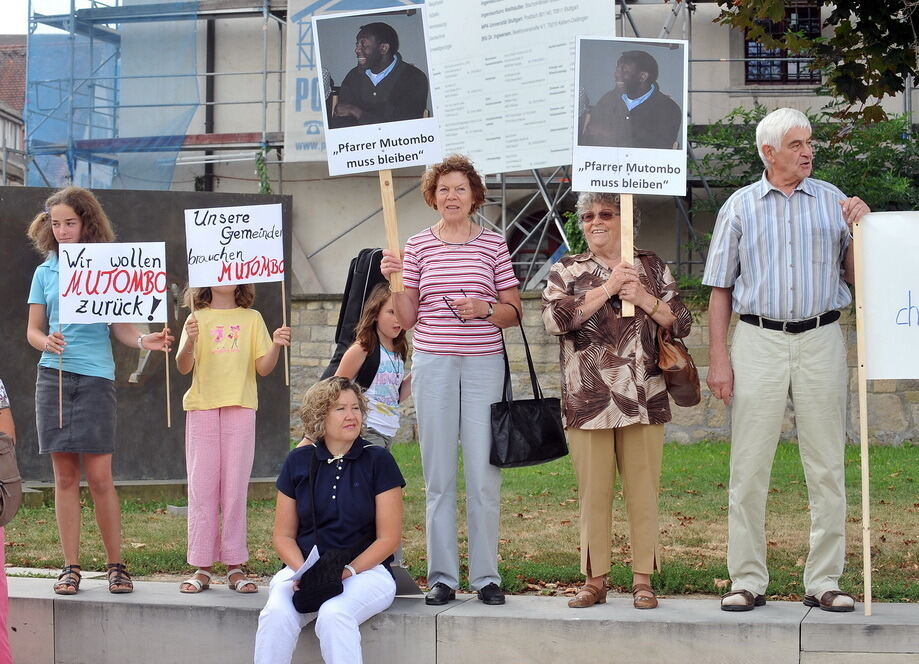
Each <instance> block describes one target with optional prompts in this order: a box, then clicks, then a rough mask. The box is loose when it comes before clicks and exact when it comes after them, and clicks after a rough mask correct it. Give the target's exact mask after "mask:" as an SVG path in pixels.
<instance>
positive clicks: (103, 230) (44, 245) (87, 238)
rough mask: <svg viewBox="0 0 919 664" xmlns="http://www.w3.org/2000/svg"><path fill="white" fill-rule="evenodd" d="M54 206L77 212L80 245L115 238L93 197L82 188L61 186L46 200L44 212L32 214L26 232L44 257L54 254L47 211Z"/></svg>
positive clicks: (52, 237)
mask: <svg viewBox="0 0 919 664" xmlns="http://www.w3.org/2000/svg"><path fill="white" fill-rule="evenodd" d="M55 205H66V206H68V207H69V208H71V209H72V210H73V211H74V212H76V213H77V216H78V217H79V218H80V223H81V224H82V228H80V242H112V241H113V240H114V239H115V230H114V229H113V228H112V222H111V221H110V220H109V218H108V215H106V214H105V210H103V209H102V205H101V204H100V203H99V200H98V199H97V198H96V196H95V194H93V192H91V191H90V190H89V189H84V188H83V187H64V188H63V189H58V190H57V191H56V192H54V193H53V194H51V195H50V196H49V197H48V199H47V200H46V201H45V205H44V209H43V210H42V211H41V212H39V213H38V214H37V215H35V218H34V219H32V222H31V223H30V224H29V230H27V231H26V235H28V236H29V239H30V240H32V244H33V245H34V246H35V248H36V249H37V250H38V251H39V252H40V253H42V254H44V255H48V254H50V253H51V252H54V251H57V240H56V239H55V238H54V232H53V231H52V230H51V208H53V207H54V206H55Z"/></svg>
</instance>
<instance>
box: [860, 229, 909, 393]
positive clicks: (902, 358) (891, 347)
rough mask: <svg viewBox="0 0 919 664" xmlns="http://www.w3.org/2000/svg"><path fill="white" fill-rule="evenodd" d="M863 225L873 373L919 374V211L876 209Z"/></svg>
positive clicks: (866, 313)
mask: <svg viewBox="0 0 919 664" xmlns="http://www.w3.org/2000/svg"><path fill="white" fill-rule="evenodd" d="M860 223H861V225H862V234H861V239H862V247H861V251H862V261H863V266H864V267H863V274H862V275H861V276H860V279H861V286H862V292H861V293H858V294H857V297H858V302H859V304H860V305H861V306H862V307H863V308H864V320H865V340H866V346H867V353H866V360H865V364H866V368H867V374H868V375H867V377H868V379H869V380H874V379H900V378H903V379H910V378H919V353H917V352H916V348H917V343H919V261H917V260H916V257H917V256H919V212H872V213H871V214H868V215H865V216H864V217H863V218H862V220H861V222H860Z"/></svg>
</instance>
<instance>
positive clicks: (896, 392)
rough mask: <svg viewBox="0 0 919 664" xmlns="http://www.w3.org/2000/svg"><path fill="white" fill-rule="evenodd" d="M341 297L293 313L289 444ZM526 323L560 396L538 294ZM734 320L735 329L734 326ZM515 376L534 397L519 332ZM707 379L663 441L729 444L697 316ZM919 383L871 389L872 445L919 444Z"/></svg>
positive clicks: (512, 340) (527, 303) (544, 378)
mask: <svg viewBox="0 0 919 664" xmlns="http://www.w3.org/2000/svg"><path fill="white" fill-rule="evenodd" d="M339 302H340V298H339V296H329V295H315V296H300V297H295V298H294V301H293V304H292V310H291V325H292V327H293V328H294V331H293V344H292V346H291V358H290V362H291V401H292V403H291V436H292V437H299V434H300V431H299V426H298V420H297V418H296V409H297V406H298V404H299V399H300V396H301V395H302V394H303V392H304V390H305V389H306V388H307V387H309V386H310V385H311V384H312V383H313V382H314V381H315V380H316V379H317V378H318V377H319V375H320V374H321V373H322V371H323V369H325V367H326V364H327V363H328V359H329V358H330V357H331V355H332V349H333V348H334V346H335V344H334V341H333V339H334V336H335V326H336V324H337V322H338V308H339ZM523 318H524V326H525V328H526V332H527V339H528V341H529V344H530V353H531V354H532V357H533V363H534V364H535V366H536V371H537V373H538V375H539V381H540V385H541V386H542V389H543V392H544V393H545V394H546V395H549V396H558V393H559V371H558V341H557V340H556V339H555V338H554V337H552V336H550V335H548V334H546V332H545V329H544V328H543V325H542V319H541V317H540V300H539V294H537V293H525V294H524V295H523ZM735 323H736V320H735V321H734V322H732V326H733V325H734V324H735ZM840 324H841V325H842V327H843V331H844V332H845V335H846V339H847V341H848V345H849V422H848V435H849V440H850V441H852V442H858V376H857V368H856V358H857V354H856V346H855V317H854V315H849V314H848V313H844V314H843V316H842V318H841V320H840ZM505 336H506V339H507V350H508V354H509V356H510V362H511V370H512V371H513V378H512V379H513V385H514V394H515V395H518V396H521V397H524V396H527V395H529V394H530V387H529V376H528V375H527V370H526V356H525V354H524V347H523V342H522V340H521V338H520V333H519V331H518V330H508V331H506V333H505ZM685 341H686V345H687V346H688V347H689V349H690V351H691V352H692V355H693V358H694V359H695V361H696V364H697V365H698V367H699V373H700V375H701V377H702V382H703V387H702V403H701V404H699V405H698V406H695V407H693V408H680V407H679V406H673V405H672V404H671V406H672V410H673V421H672V422H671V423H670V424H668V425H667V433H666V439H667V440H668V441H676V442H680V443H692V442H696V441H698V440H703V439H726V438H728V437H729V426H728V424H729V419H728V413H727V409H726V408H725V407H724V405H723V404H722V403H721V402H720V401H718V400H717V399H715V398H713V397H712V396H711V394H710V393H709V391H708V389H707V388H706V387H705V385H704V383H705V375H706V373H707V371H708V326H707V321H706V318H705V314H704V312H703V313H702V314H701V315H700V316H697V320H696V322H695V323H694V325H693V329H692V332H691V334H690V335H689V336H688V337H687V338H686V339H685ZM402 423H403V426H402V429H401V430H400V432H399V434H398V435H397V436H396V439H397V440H413V439H415V438H416V435H417V433H416V430H415V423H414V410H413V408H412V404H411V403H410V402H409V403H406V404H404V405H403V417H402ZM917 432H919V381H917V380H889V381H869V383H868V433H869V436H870V438H871V440H872V442H877V443H883V444H899V443H902V442H903V441H906V440H919V435H917ZM795 435H796V434H795V421H794V412H793V408H792V407H791V403H790V401H789V409H788V413H787V414H786V417H785V424H784V427H783V432H782V436H783V437H784V438H787V439H793V438H794V437H795Z"/></svg>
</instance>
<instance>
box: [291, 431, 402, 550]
mask: <svg viewBox="0 0 919 664" xmlns="http://www.w3.org/2000/svg"><path fill="white" fill-rule="evenodd" d="M314 455H315V457H316V459H318V461H319V463H318V468H317V470H316V478H315V480H314V482H313V491H314V495H315V496H316V518H317V519H318V520H319V529H320V531H321V535H322V542H321V543H320V542H319V541H317V538H316V529H315V527H314V525H313V512H312V510H311V508H310V502H311V500H312V499H311V497H310V483H309V472H310V464H311V463H312V461H313V456H314ZM276 485H277V487H278V491H280V492H281V493H283V494H284V495H285V496H288V497H290V498H293V499H294V500H295V501H296V503H297V519H298V524H297V545H298V546H299V547H300V551H302V552H303V556H304V557H306V555H307V554H308V553H309V552H310V550H311V549H312V548H313V545H314V544H315V545H317V546H318V547H319V553H320V554H321V553H322V552H323V551H324V550H326V549H345V548H348V547H351V546H354V545H356V544H358V543H360V542H361V541H368V542H370V541H373V540H374V539H375V538H376V497H377V495H379V494H381V493H383V492H384V491H389V490H390V489H393V488H395V487H404V486H405V480H404V479H403V477H402V473H401V472H400V471H399V466H398V465H397V464H396V460H395V459H393V458H392V455H391V454H390V453H389V452H388V451H387V450H386V449H384V448H382V447H378V446H376V445H371V444H370V443H368V442H367V441H366V440H364V439H363V438H358V439H357V440H355V441H354V444H353V445H352V446H351V449H350V450H348V453H347V454H345V455H344V456H343V457H342V458H341V459H338V460H332V456H331V455H330V454H329V451H328V450H327V449H326V447H325V444H324V443H323V442H322V441H319V442H318V443H317V444H316V445H315V446H314V445H304V446H303V447H295V448H294V449H293V450H291V451H290V454H288V455H287V459H286V460H285V461H284V466H283V467H282V468H281V473H280V475H278V481H277V483H276ZM390 561H392V556H390V557H389V558H388V559H387V560H386V561H385V562H386V563H388V562H390Z"/></svg>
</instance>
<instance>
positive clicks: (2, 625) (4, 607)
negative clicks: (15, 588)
mask: <svg viewBox="0 0 919 664" xmlns="http://www.w3.org/2000/svg"><path fill="white" fill-rule="evenodd" d="M9 610H10V601H9V591H8V588H7V584H6V533H5V532H4V531H3V528H0V664H13V655H12V653H10V635H9V632H8V631H7V627H8V625H7V617H8V616H9Z"/></svg>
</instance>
